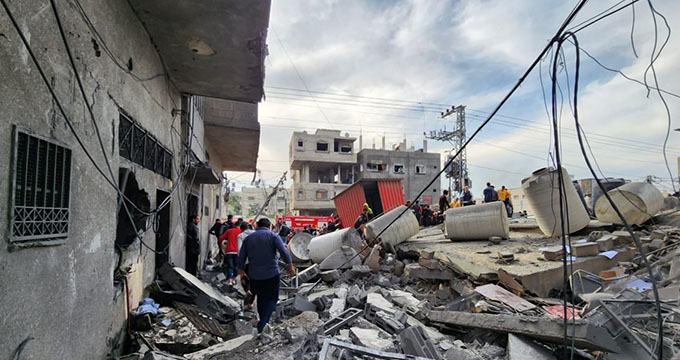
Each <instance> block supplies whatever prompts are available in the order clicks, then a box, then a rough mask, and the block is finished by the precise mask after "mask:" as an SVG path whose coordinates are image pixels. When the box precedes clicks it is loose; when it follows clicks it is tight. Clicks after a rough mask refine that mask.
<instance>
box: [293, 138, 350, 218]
mask: <svg viewBox="0 0 680 360" xmlns="http://www.w3.org/2000/svg"><path fill="white" fill-rule="evenodd" d="M355 140H356V138H354V137H350V136H349V134H347V133H345V134H344V135H343V134H341V132H340V131H339V130H326V129H318V130H317V131H316V132H315V133H314V134H309V133H307V132H306V131H302V132H298V131H296V132H294V133H293V136H292V137H291V139H290V149H289V151H290V152H289V161H290V169H291V176H292V179H293V186H291V190H290V198H291V209H292V210H294V211H296V212H298V213H299V214H300V215H330V214H331V213H333V212H334V211H335V205H334V204H333V197H334V196H335V195H337V194H339V193H340V192H342V191H343V190H345V189H346V188H348V187H349V186H350V185H351V184H352V183H354V181H355V180H356V175H357V173H356V172H357V169H356V162H357V154H356V152H355V151H354V141H355Z"/></svg>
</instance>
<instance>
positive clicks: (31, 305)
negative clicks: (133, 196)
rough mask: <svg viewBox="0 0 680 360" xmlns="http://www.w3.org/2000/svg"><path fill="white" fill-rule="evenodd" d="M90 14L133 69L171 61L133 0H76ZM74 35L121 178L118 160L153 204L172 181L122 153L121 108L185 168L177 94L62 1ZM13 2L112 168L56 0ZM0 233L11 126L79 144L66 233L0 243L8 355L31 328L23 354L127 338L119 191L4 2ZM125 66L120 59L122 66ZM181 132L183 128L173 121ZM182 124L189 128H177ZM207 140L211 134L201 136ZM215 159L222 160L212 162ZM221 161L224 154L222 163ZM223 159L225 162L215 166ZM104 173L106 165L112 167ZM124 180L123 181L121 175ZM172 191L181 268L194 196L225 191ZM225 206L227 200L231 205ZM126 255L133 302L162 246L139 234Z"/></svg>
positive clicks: (207, 198) (1, 346)
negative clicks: (159, 50)
mask: <svg viewBox="0 0 680 360" xmlns="http://www.w3.org/2000/svg"><path fill="white" fill-rule="evenodd" d="M80 3H81V4H82V6H83V9H84V11H85V12H86V13H87V15H88V17H89V19H90V21H91V22H92V23H93V24H94V26H95V27H96V28H97V30H98V32H99V34H101V35H102V37H103V38H104V39H105V41H106V45H108V48H109V49H110V50H111V51H112V52H113V53H114V55H115V56H116V57H117V60H118V62H119V63H121V64H128V63H129V62H131V63H132V64H133V70H132V72H133V73H134V74H136V75H138V76H139V77H140V78H149V77H153V76H154V75H157V74H162V73H163V67H162V65H161V62H160V60H159V57H158V55H157V54H156V52H155V50H154V47H153V46H152V44H151V42H150V40H149V37H148V36H147V34H146V33H145V31H144V29H143V28H142V26H141V24H140V23H139V22H138V20H137V19H136V17H135V16H134V14H133V12H132V11H131V9H130V8H129V6H128V4H127V2H125V1H98V2H85V1H81V2H80ZM57 4H58V5H59V10H60V15H61V18H62V22H63V24H64V27H65V30H66V34H67V38H68V40H69V43H70V46H71V48H72V51H73V54H74V57H75V58H76V66H77V67H78V70H79V71H80V75H81V78H82V79H83V81H84V86H85V89H86V93H87V97H88V99H89V100H90V101H91V102H92V103H93V108H92V109H93V112H94V115H95V117H96V121H97V123H98V125H99V129H100V131H101V136H102V140H103V143H104V148H105V150H106V153H107V155H108V158H109V160H110V163H111V167H112V169H113V171H114V173H115V176H116V178H117V174H118V168H119V167H129V168H131V169H132V172H133V173H134V174H135V177H136V179H137V181H138V182H139V186H140V188H142V189H144V190H145V191H146V192H147V193H148V194H149V198H150V202H151V205H152V207H153V206H155V204H156V198H155V197H156V190H157V189H162V190H164V191H168V192H169V191H171V187H172V182H171V181H170V180H169V179H166V178H165V177H163V176H161V175H158V174H156V173H154V172H152V171H150V170H147V169H144V168H142V167H140V166H138V165H136V164H132V163H131V162H129V161H127V160H125V159H121V158H119V156H118V151H119V150H118V126H119V120H118V119H119V111H120V110H121V109H122V110H124V111H125V112H127V113H128V114H129V115H130V116H131V117H132V118H133V119H134V120H136V121H137V122H138V123H139V124H141V126H143V127H144V128H145V129H146V130H149V131H150V132H151V133H153V134H154V136H155V137H156V138H157V139H158V140H159V141H160V142H161V143H163V144H164V145H165V146H166V147H167V148H168V149H170V150H171V151H172V152H173V156H174V159H175V166H174V168H173V174H172V177H173V178H174V177H176V176H177V173H178V171H177V170H178V167H177V165H178V164H179V162H180V161H181V160H182V154H183V150H182V147H181V145H180V144H181V141H180V140H181V139H180V137H179V135H177V132H175V131H173V130H172V127H173V125H174V127H175V129H177V128H178V127H180V126H181V125H180V124H181V121H180V119H179V117H178V118H173V116H172V115H171V112H172V109H173V108H179V107H180V106H181V96H180V94H179V93H177V92H176V91H174V90H173V87H172V86H171V85H169V84H168V83H167V82H166V80H165V77H164V76H158V77H155V78H153V79H151V80H145V81H139V80H137V79H135V78H133V77H132V76H131V75H130V74H128V73H127V70H122V69H120V68H119V67H118V66H116V65H115V64H114V62H113V61H112V60H111V59H110V58H109V57H108V55H107V54H106V53H105V52H104V51H103V49H102V45H103V44H97V46H95V45H94V43H93V41H92V39H94V38H96V37H95V36H94V35H93V34H92V33H91V32H90V30H89V29H88V27H87V26H86V23H85V21H84V20H83V17H82V16H81V15H80V14H79V13H78V12H77V11H76V9H75V8H74V7H72V6H71V4H70V2H66V1H61V0H59V1H57ZM9 6H10V7H11V9H12V11H13V12H14V14H15V16H16V17H17V20H18V22H19V23H20V24H21V28H22V30H23V31H24V32H25V34H26V36H27V37H28V38H29V39H30V44H31V46H32V48H33V50H34V51H35V52H36V56H37V57H38V59H39V61H40V63H41V64H42V66H43V67H44V70H45V72H46V74H47V76H48V78H49V79H50V81H51V82H52V83H53V84H54V88H55V90H56V93H57V96H58V97H59V99H60V100H61V103H62V104H63V106H64V108H65V111H66V113H67V115H68V116H69V117H70V119H71V121H72V122H73V124H74V127H75V131H76V132H77V133H78V134H79V135H80V136H81V138H82V139H83V141H84V143H85V146H86V147H87V149H88V150H89V152H90V153H91V154H92V156H93V157H94V158H95V160H96V162H97V163H98V164H99V165H100V166H102V167H103V169H106V166H105V165H104V164H105V162H104V157H103V156H102V153H101V151H100V149H99V143H98V141H97V140H96V139H97V137H96V134H95V131H94V128H93V125H92V123H91V120H90V118H89V115H88V114H87V111H86V109H85V106H84V103H83V99H82V97H81V95H80V92H79V91H78V88H77V85H76V82H75V77H74V73H73V71H72V70H71V67H70V65H69V63H68V59H67V57H66V53H65V50H64V45H63V43H62V41H61V39H60V37H59V32H58V30H57V28H56V25H55V19H54V16H53V13H52V10H51V9H50V7H49V2H48V1H46V0H44V1H40V0H34V1H21V2H19V1H12V2H10V3H9ZM0 34H2V35H0V79H2V81H0V108H2V109H3V111H2V112H1V113H0V119H1V120H0V154H2V155H1V156H2V157H3V159H2V160H0V203H2V204H4V205H3V207H1V208H2V209H3V211H2V212H1V213H2V214H3V215H2V217H0V233H1V234H3V236H4V237H5V238H7V236H8V234H9V232H8V231H9V230H8V221H7V220H8V216H7V213H6V212H5V209H8V210H9V209H11V208H10V207H9V206H8V205H9V198H8V190H9V188H10V176H11V169H10V154H11V153H12V142H11V138H12V131H11V130H12V126H13V125H19V126H21V127H22V128H24V129H27V130H28V131H32V132H34V133H36V134H38V135H40V136H42V137H45V138H47V139H51V140H54V141H57V142H61V143H64V144H66V145H67V146H69V147H70V148H71V149H72V151H73V152H72V176H71V207H70V213H71V226H70V236H69V237H68V238H67V239H66V243H65V244H63V245H58V246H48V247H46V246H42V247H33V248H27V249H20V250H16V251H12V252H10V251H9V250H8V247H7V246H3V247H0V259H2V260H1V261H0V270H1V271H2V276H0V289H2V291H0V328H2V329H3V330H4V331H3V336H1V337H0V358H10V357H11V355H12V353H13V351H14V350H15V349H16V347H17V346H18V345H19V344H20V343H21V342H22V341H23V340H24V339H26V338H28V337H33V338H34V340H31V341H30V342H29V343H28V344H27V345H26V347H25V349H24V351H23V353H22V356H21V358H22V359H103V358H106V356H107V354H108V353H109V352H110V351H112V350H114V352H115V349H116V348H117V347H118V346H119V344H120V343H121V341H122V336H121V335H122V334H124V328H125V326H124V325H125V289H124V288H123V287H122V286H121V285H114V278H113V274H114V269H115V268H116V265H117V262H118V256H117V254H116V251H115V250H114V241H115V234H116V205H117V193H116V191H115V190H114V189H113V188H112V187H110V186H109V185H108V184H107V183H106V182H105V181H104V179H103V178H102V176H101V175H100V174H98V173H97V171H96V170H95V168H94V166H93V165H92V164H91V163H90V161H89V160H88V159H87V158H86V156H85V153H84V152H83V151H82V150H81V149H80V148H79V146H78V145H77V143H76V140H75V138H74V136H73V134H72V133H71V132H70V131H69V129H68V127H67V126H66V122H65V120H64V118H63V117H62V116H61V114H60V113H59V112H58V111H57V107H56V104H55V102H54V101H53V100H52V98H51V97H50V95H49V92H48V91H47V89H46V87H45V85H44V84H43V82H42V80H41V79H40V77H39V75H38V72H37V69H36V67H35V66H34V65H33V64H32V62H31V60H30V57H29V56H28V54H27V52H26V50H25V48H24V46H23V45H22V44H21V41H20V39H19V37H18V35H17V33H16V31H15V29H14V28H13V27H12V25H11V23H10V21H9V19H8V17H7V15H6V14H5V12H4V11H0ZM125 68H126V66H124V69H125ZM177 130H179V129H177ZM180 132H181V131H180ZM203 146H204V147H205V148H207V149H210V147H211V145H210V144H203ZM211 162H213V163H215V162H216V160H211ZM217 165H219V164H217ZM216 169H220V167H219V166H216ZM104 171H105V172H107V173H108V170H104ZM116 181H117V179H116ZM188 182H189V180H188V179H184V184H185V187H187V188H188V187H190V189H187V188H185V187H182V188H180V189H179V191H178V192H177V193H176V196H175V197H174V198H173V199H174V200H173V201H172V203H171V219H172V226H171V233H172V234H173V236H172V238H171V245H170V248H169V256H170V261H171V262H174V263H175V264H177V265H179V266H184V262H185V261H184V247H185V240H184V228H185V226H186V221H185V219H186V216H187V215H188V214H187V213H186V208H185V206H186V201H185V199H186V195H187V193H188V192H192V193H194V194H196V195H198V196H199V201H200V204H199V208H200V209H204V207H205V206H211V207H212V208H211V209H210V212H211V216H210V217H211V218H212V217H213V216H212V215H213V209H214V202H215V196H216V195H218V194H221V190H220V189H219V185H217V186H216V187H206V186H203V187H201V186H198V185H196V184H193V185H192V186H190V185H189V183H188ZM223 208H224V207H223ZM213 220H214V219H206V220H205V221H203V222H202V225H201V234H202V240H203V249H204V251H203V255H202V258H204V257H205V256H206V253H207V246H208V243H207V229H208V228H209V227H210V225H211V224H212V222H213ZM143 240H144V241H145V243H147V244H148V245H149V246H150V247H155V235H154V233H153V232H151V231H149V232H147V233H146V234H145V236H144V237H143ZM124 255H125V258H126V259H127V260H129V261H130V264H131V273H130V275H129V276H128V278H129V282H130V288H131V289H130V290H131V297H132V299H131V301H132V304H133V305H134V304H135V303H136V301H137V300H138V299H139V298H140V297H141V296H142V295H143V289H144V287H145V286H146V285H148V284H149V283H150V282H151V281H152V280H153V277H154V268H155V254H154V253H153V252H151V251H149V250H148V249H147V248H145V247H144V246H141V245H140V244H139V243H135V244H133V245H132V246H130V247H129V248H128V249H127V250H126V251H125V254H124Z"/></svg>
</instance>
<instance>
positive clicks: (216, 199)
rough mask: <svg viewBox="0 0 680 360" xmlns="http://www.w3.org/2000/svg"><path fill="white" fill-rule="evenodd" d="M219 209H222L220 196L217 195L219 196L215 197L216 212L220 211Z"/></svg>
mask: <svg viewBox="0 0 680 360" xmlns="http://www.w3.org/2000/svg"><path fill="white" fill-rule="evenodd" d="M219 209H220V196H219V195H217V196H215V210H219Z"/></svg>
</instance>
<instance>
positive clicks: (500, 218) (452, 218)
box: [444, 201, 510, 240]
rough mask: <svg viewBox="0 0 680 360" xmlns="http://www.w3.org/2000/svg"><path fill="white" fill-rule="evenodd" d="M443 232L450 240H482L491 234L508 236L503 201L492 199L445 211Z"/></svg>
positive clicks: (508, 227)
mask: <svg viewBox="0 0 680 360" xmlns="http://www.w3.org/2000/svg"><path fill="white" fill-rule="evenodd" d="M444 233H445V234H446V237H447V238H448V239H451V240H483V239H488V238H489V237H491V236H500V237H502V238H504V239H507V238H508V237H509V236H510V226H509V225H508V213H507V211H506V210H505V203H503V202H502V201H494V202H490V203H484V204H481V205H470V206H463V207H458V208H452V209H449V210H447V211H446V220H445V221H444Z"/></svg>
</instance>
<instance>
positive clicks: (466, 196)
mask: <svg viewBox="0 0 680 360" xmlns="http://www.w3.org/2000/svg"><path fill="white" fill-rule="evenodd" d="M460 198H461V200H462V201H461V205H462V206H469V205H474V203H475V202H474V200H472V192H470V188H469V187H468V186H467V185H466V186H465V188H463V194H462V195H461V197H460Z"/></svg>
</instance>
